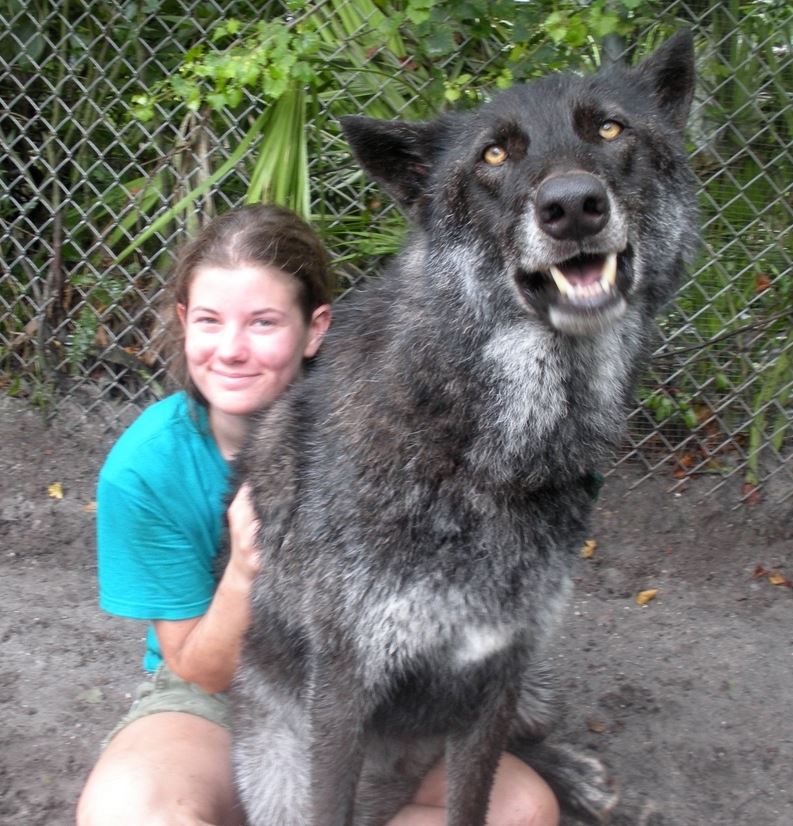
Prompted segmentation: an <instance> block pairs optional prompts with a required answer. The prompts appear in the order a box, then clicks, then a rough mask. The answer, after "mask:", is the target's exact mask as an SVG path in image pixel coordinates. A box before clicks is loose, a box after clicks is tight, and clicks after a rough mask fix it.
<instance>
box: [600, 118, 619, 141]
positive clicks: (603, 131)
mask: <svg viewBox="0 0 793 826" xmlns="http://www.w3.org/2000/svg"><path fill="white" fill-rule="evenodd" d="M624 128H625V127H624V126H623V125H622V124H621V123H617V121H615V120H607V121H604V122H603V123H601V124H600V129H599V130H598V133H599V134H600V137H601V138H603V140H605V141H613V140H614V139H615V138H618V137H619V136H620V135H621V134H622V130H623V129H624Z"/></svg>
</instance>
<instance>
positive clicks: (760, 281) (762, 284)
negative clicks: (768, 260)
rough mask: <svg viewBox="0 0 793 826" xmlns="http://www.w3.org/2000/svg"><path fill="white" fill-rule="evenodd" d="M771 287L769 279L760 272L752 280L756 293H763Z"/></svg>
mask: <svg viewBox="0 0 793 826" xmlns="http://www.w3.org/2000/svg"><path fill="white" fill-rule="evenodd" d="M770 286H771V279H770V278H769V277H768V276H767V275H766V274H765V273H762V272H759V273H757V275H756V276H755V279H754V287H755V291H756V292H758V293H762V292H765V291H766V290H767V289H768V288H769V287H770Z"/></svg>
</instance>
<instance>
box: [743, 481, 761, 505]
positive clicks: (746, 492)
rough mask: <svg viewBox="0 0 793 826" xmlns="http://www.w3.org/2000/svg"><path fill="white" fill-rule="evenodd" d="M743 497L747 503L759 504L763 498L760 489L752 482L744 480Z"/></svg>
mask: <svg viewBox="0 0 793 826" xmlns="http://www.w3.org/2000/svg"><path fill="white" fill-rule="evenodd" d="M741 498H742V499H743V501H744V502H745V503H746V504H747V505H759V504H760V501H761V499H762V495H761V493H760V489H759V488H758V487H757V485H753V484H752V483H751V482H744V484H743V488H742V489H741Z"/></svg>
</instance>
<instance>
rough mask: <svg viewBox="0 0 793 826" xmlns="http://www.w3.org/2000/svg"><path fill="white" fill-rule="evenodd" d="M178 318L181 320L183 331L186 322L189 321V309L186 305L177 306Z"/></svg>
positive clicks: (179, 304)
mask: <svg viewBox="0 0 793 826" xmlns="http://www.w3.org/2000/svg"><path fill="white" fill-rule="evenodd" d="M176 317H177V318H178V319H179V323H180V324H181V325H182V330H184V327H185V322H186V320H187V307H185V305H184V304H181V303H178V304H177V305H176Z"/></svg>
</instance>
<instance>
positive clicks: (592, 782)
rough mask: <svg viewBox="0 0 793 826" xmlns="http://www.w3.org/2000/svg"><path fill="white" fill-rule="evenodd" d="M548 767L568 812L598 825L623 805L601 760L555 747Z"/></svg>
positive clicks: (565, 747) (551, 780)
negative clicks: (619, 804)
mask: <svg viewBox="0 0 793 826" xmlns="http://www.w3.org/2000/svg"><path fill="white" fill-rule="evenodd" d="M553 751H554V752H555V760H553V762H552V763H551V764H546V768H547V772H548V774H550V776H549V777H548V780H549V782H550V783H551V785H552V786H553V787H554V790H555V791H556V793H557V795H558V796H559V802H560V803H561V804H562V806H564V807H565V808H567V809H569V810H570V811H572V812H574V813H575V814H576V815H578V816H579V817H583V818H585V819H587V820H588V821H591V822H594V823H606V822H607V821H608V819H609V815H610V814H611V812H612V811H613V810H614V807H615V806H616V805H617V802H618V801H619V794H618V792H617V791H616V789H615V788H614V781H613V779H612V778H611V777H610V776H609V774H608V771H607V770H606V767H605V766H604V765H603V763H601V761H600V760H599V759H598V758H597V757H592V756H590V755H588V754H582V753H581V752H578V751H576V750H575V749H572V748H570V747H568V746H554V747H553Z"/></svg>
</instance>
